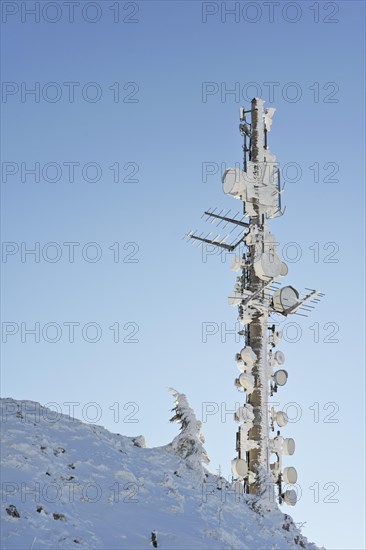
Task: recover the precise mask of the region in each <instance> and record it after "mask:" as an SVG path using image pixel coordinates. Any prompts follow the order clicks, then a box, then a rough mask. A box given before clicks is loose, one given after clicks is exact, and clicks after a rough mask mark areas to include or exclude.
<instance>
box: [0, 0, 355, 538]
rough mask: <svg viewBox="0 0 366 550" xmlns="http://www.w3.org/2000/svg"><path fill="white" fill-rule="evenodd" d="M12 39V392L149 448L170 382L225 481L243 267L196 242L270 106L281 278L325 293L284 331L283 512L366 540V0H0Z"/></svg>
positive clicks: (5, 302) (327, 534) (156, 439)
mask: <svg viewBox="0 0 366 550" xmlns="http://www.w3.org/2000/svg"><path fill="white" fill-rule="evenodd" d="M32 10H33V12H34V13H33V14H32V13H31V11H32ZM34 10H35V11H34ZM37 10H38V11H37ZM230 10H234V13H231V14H230V13H229V12H230ZM2 30H3V38H2V41H3V42H2V46H3V51H2V79H3V90H2V92H3V93H2V103H1V108H2V115H3V136H2V137H3V146H2V183H1V185H2V198H3V203H2V240H3V250H2V251H3V254H2V264H1V267H2V274H3V293H2V323H3V324H2V332H3V342H4V343H3V351H2V359H3V361H2V363H3V367H2V395H3V396H11V397H14V398H18V399H31V400H35V401H39V402H40V403H42V404H47V403H53V408H56V409H58V410H62V412H65V413H67V412H68V410H70V408H72V407H74V409H73V410H74V415H75V416H76V417H77V418H81V419H84V420H85V421H93V419H94V418H95V420H96V422H98V423H100V424H102V425H104V426H105V427H107V428H108V429H110V430H112V431H114V432H118V433H124V434H126V435H136V434H140V433H143V434H144V435H145V436H146V438H147V441H148V444H149V445H150V446H156V445H162V444H165V443H167V442H168V441H169V440H171V439H172V437H173V436H174V435H175V433H176V426H172V425H170V424H169V423H168V419H169V418H170V408H171V406H172V402H171V398H170V395H169V393H168V391H167V389H168V388H169V387H171V386H173V387H175V388H176V389H178V390H179V391H181V392H184V393H186V394H187V396H188V399H189V400H190V403H191V405H192V407H193V408H194V409H195V410H196V413H197V416H198V417H199V418H200V419H201V420H204V423H203V431H204V433H205V436H206V448H207V451H208V454H209V456H210V458H211V466H210V467H211V469H212V471H215V470H217V469H218V468H219V466H221V470H222V473H223V474H224V475H226V476H228V475H229V473H230V461H231V459H232V458H233V457H234V456H235V431H236V425H235V424H234V422H233V420H232V415H231V414H229V413H228V414H225V413H226V412H227V411H230V410H232V409H233V408H234V406H235V403H236V402H238V400H240V394H238V393H237V392H236V390H235V388H234V386H233V380H234V378H235V376H236V375H237V372H238V371H237V370H236V367H235V363H234V360H233V357H234V354H235V353H236V352H237V351H239V350H240V343H236V342H235V336H233V334H230V333H227V334H226V332H225V331H232V330H233V329H234V328H235V322H236V317H237V312H236V310H235V309H231V308H230V307H229V306H228V305H227V296H228V294H229V293H230V292H231V291H232V288H233V285H234V282H235V273H233V272H232V271H231V270H230V257H226V258H225V257H223V258H220V257H219V256H217V255H216V256H215V255H212V254H209V255H208V256H207V257H203V256H202V252H201V251H200V249H196V248H194V247H191V246H190V245H188V244H186V243H185V242H184V241H183V240H181V238H182V236H183V235H184V233H185V232H186V231H188V230H190V229H199V228H200V231H204V230H205V229H206V228H207V229H209V228H210V229H211V227H209V226H207V224H205V222H204V220H201V219H200V216H201V214H202V212H203V210H204V209H205V208H207V207H214V206H217V207H219V208H220V209H221V208H227V209H228V208H231V209H232V212H236V211H237V210H239V207H240V204H239V202H235V199H233V198H231V197H227V196H225V195H224V194H223V193H222V189H221V176H220V174H221V172H222V170H223V169H225V166H233V165H234V164H235V163H236V162H241V159H242V150H241V146H242V142H241V138H240V135H239V132H238V112H239V106H241V105H244V106H246V107H248V105H249V101H250V99H251V98H252V97H253V96H254V95H261V96H262V97H263V99H264V100H265V101H266V106H275V107H276V109H277V111H276V113H275V116H274V122H273V126H272V131H271V134H270V135H269V138H270V147H271V149H272V151H273V152H274V153H275V154H276V155H277V159H278V161H279V162H280V166H281V170H282V177H283V180H284V181H285V180H287V184H286V186H285V192H284V194H283V204H284V205H286V207H287V208H286V212H285V216H284V217H282V218H279V219H277V220H275V221H273V222H272V224H271V226H272V230H273V232H274V234H275V235H276V237H277V240H278V242H279V243H280V246H279V250H280V252H281V254H282V255H283V257H284V259H285V261H287V263H288V266H289V274H288V276H287V277H286V283H287V284H292V285H293V286H295V287H296V288H298V289H299V290H302V289H304V287H310V288H318V289H321V291H322V292H324V293H325V295H326V296H325V298H324V299H323V300H322V302H321V303H320V304H319V306H318V307H317V308H316V310H314V312H313V313H312V315H311V316H310V317H309V318H302V317H292V318H291V319H287V320H286V321H282V325H286V326H285V329H284V330H285V335H286V338H285V341H283V342H282V344H281V346H280V349H281V350H282V351H283V352H284V353H285V355H286V364H285V368H286V369H287V370H288V373H289V380H288V384H287V385H286V387H285V388H283V389H282V390H281V391H279V392H278V394H277V395H276V396H275V397H276V398H277V397H278V401H279V402H280V403H281V406H283V407H287V411H288V414H289V416H290V418H291V419H292V422H290V423H289V424H288V425H287V426H286V428H284V429H283V430H282V433H283V435H285V436H287V437H294V438H295V440H296V444H297V448H296V453H295V455H294V456H293V457H288V458H287V459H286V464H287V465H294V466H295V467H296V468H297V470H298V477H299V485H300V488H301V498H300V500H299V502H298V504H297V506H296V507H295V508H292V509H290V510H289V509H285V510H286V511H287V512H290V513H291V514H292V515H293V517H294V519H295V521H297V522H306V524H305V526H304V533H305V534H306V535H307V536H308V537H309V538H310V539H311V540H313V541H315V542H317V543H318V544H319V545H321V544H324V545H325V546H326V547H327V548H330V549H345V548H352V549H362V548H364V547H365V541H364V539H363V536H364V535H363V532H364V530H363V527H362V524H363V514H364V495H363V488H364V480H363V458H364V424H363V422H364V420H363V419H364V387H365V385H364V360H363V343H362V342H363V338H364V320H363V308H364V294H363V277H364V267H363V256H364V252H363V250H364V242H363V240H364V228H363V223H364V210H363V208H364V160H363V159H364V148H365V139H364V117H365V113H364V76H365V73H364V51H365V48H364V46H365V44H364V37H365V27H364V3H363V2H352V1H347V2H308V1H301V2H282V1H281V2H223V3H222V2H203V3H201V2H199V1H187V2H176V1H174V2H154V1H148V2H146V1H142V2H138V3H136V2H118V1H112V0H111V1H109V0H105V1H102V2H100V1H98V2H84V1H83V2H71V3H70V2H69V3H67V2H61V1H59V2H48V3H46V2H6V1H3V2H2ZM32 89H33V90H34V93H31V92H30V91H31V90H32ZM230 92H231V93H230ZM37 163H38V164H37ZM111 167H112V168H111ZM32 168H33V170H35V171H36V172H35V173H33V174H32V173H31V172H30V170H32ZM22 243H23V244H22ZM37 243H38V244H37ZM50 243H53V244H50ZM65 243H66V244H65ZM67 243H68V244H67ZM71 243H73V244H71ZM91 243H92V244H91ZM93 243H94V244H93ZM31 249H34V250H35V251H36V252H35V254H31V253H27V250H31ZM37 323H38V325H37ZM110 327H112V328H110ZM32 328H33V329H35V330H36V333H33V334H31V333H29V332H27V330H29V329H32ZM207 331H211V334H207ZM36 340H39V341H36ZM117 340H119V341H117ZM67 403H73V404H74V405H70V404H69V405H67ZM90 403H95V404H96V405H94V406H93V405H90ZM294 403H295V404H294ZM205 411H206V412H207V411H209V412H211V414H209V415H207V414H203V413H204V412H205ZM135 420H136V422H134V421H135Z"/></svg>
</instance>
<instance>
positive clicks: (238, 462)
mask: <svg viewBox="0 0 366 550" xmlns="http://www.w3.org/2000/svg"><path fill="white" fill-rule="evenodd" d="M231 471H232V472H233V475H234V477H238V478H241V479H243V478H245V477H246V476H247V475H248V464H247V463H246V462H245V460H243V459H242V458H234V460H232V461H231Z"/></svg>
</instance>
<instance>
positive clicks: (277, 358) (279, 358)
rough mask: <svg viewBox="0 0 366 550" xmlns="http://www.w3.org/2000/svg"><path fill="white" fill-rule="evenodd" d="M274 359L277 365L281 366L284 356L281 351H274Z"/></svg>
mask: <svg viewBox="0 0 366 550" xmlns="http://www.w3.org/2000/svg"><path fill="white" fill-rule="evenodd" d="M274 359H275V361H276V363H277V365H283V364H284V362H285V354H284V353H283V351H276V353H275V354H274ZM285 372H286V371H285Z"/></svg>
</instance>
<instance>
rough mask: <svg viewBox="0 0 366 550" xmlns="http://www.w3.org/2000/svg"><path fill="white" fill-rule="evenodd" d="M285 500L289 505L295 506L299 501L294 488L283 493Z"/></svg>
mask: <svg viewBox="0 0 366 550" xmlns="http://www.w3.org/2000/svg"><path fill="white" fill-rule="evenodd" d="M283 500H284V501H285V502H286V504H288V505H289V506H295V504H296V502H297V494H296V491H295V490H294V489H287V491H285V493H284V495H283Z"/></svg>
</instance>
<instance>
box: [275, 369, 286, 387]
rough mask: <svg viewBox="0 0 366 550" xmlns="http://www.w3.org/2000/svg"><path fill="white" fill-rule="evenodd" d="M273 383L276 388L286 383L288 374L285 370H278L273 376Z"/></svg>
mask: <svg viewBox="0 0 366 550" xmlns="http://www.w3.org/2000/svg"><path fill="white" fill-rule="evenodd" d="M273 378H274V381H275V382H276V384H277V386H284V385H285V384H286V382H287V378H288V374H287V371H285V370H282V369H281V370H278V371H276V372H275V373H274V375H273Z"/></svg>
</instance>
